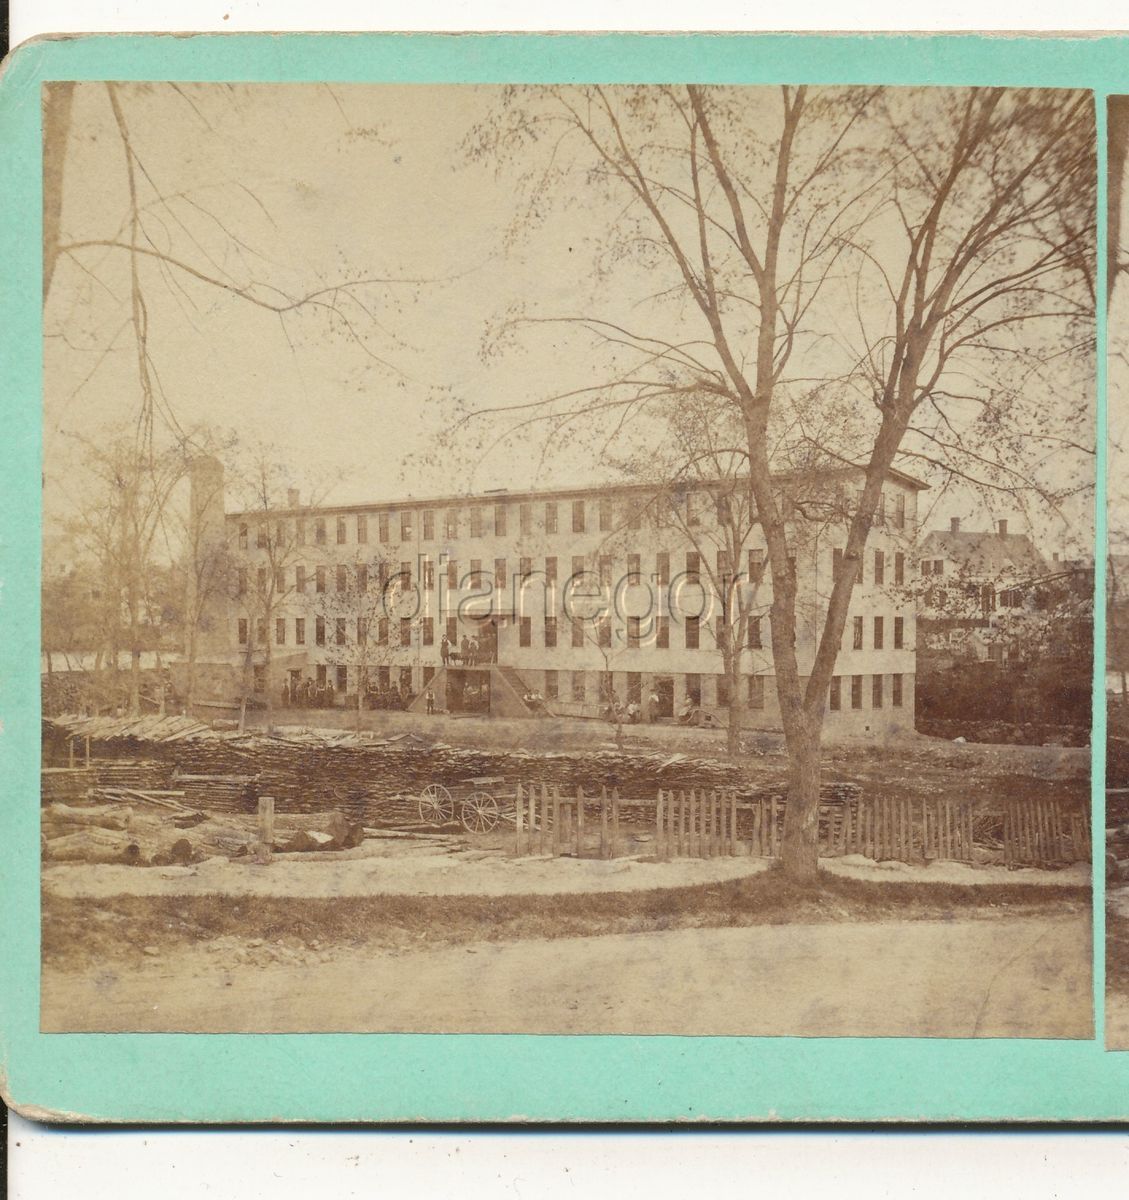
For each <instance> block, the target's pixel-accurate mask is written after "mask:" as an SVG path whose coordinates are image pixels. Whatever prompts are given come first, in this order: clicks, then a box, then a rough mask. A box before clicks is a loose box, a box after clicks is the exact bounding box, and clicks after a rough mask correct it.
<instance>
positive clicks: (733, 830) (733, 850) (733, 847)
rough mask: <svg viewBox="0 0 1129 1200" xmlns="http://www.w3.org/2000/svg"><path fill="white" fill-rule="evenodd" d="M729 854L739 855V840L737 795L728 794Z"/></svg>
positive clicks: (734, 793)
mask: <svg viewBox="0 0 1129 1200" xmlns="http://www.w3.org/2000/svg"><path fill="white" fill-rule="evenodd" d="M729 853H730V854H733V855H737V854H740V853H741V839H740V838H739V837H738V832H737V793H736V792H735V791H734V792H730V793H729Z"/></svg>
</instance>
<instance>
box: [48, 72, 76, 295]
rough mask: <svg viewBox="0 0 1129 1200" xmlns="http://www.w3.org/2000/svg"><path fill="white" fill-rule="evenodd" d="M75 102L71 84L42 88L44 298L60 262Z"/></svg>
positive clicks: (65, 83) (51, 85) (51, 84)
mask: <svg viewBox="0 0 1129 1200" xmlns="http://www.w3.org/2000/svg"><path fill="white" fill-rule="evenodd" d="M73 101H74V84H73V83H72V82H66V81H64V82H58V83H49V84H47V85H46V86H45V87H44V89H43V298H44V300H46V299H47V294H48V293H49V292H50V290H51V279H52V277H53V275H54V273H55V264H56V262H58V259H59V240H60V239H59V221H60V217H61V215H62V211H63V170H64V165H65V163H66V158H67V143H68V141H69V134H70V125H71V107H72V103H73Z"/></svg>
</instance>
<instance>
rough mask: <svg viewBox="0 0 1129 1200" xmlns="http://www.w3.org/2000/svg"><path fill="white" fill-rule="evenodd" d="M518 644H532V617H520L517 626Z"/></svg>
mask: <svg viewBox="0 0 1129 1200" xmlns="http://www.w3.org/2000/svg"><path fill="white" fill-rule="evenodd" d="M518 645H519V646H532V645H533V618H532V617H522V618H521V625H520V626H519V627H518Z"/></svg>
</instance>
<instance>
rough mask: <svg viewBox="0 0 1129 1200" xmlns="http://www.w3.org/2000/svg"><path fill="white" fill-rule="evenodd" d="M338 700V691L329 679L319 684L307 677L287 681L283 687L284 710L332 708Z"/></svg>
mask: <svg viewBox="0 0 1129 1200" xmlns="http://www.w3.org/2000/svg"><path fill="white" fill-rule="evenodd" d="M336 698H337V692H336V689H335V688H334V686H333V684H332V683H331V682H330V681H329V680H328V679H326V680H323V681H322V682H320V683H319V682H316V681H315V680H313V679H310V678H309V676H307V677H306V678H305V679H287V680H286V682H285V683H283V685H282V707H283V708H332V707H333V705H334V703H335V701H336Z"/></svg>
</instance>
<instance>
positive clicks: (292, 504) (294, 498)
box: [286, 488, 298, 508]
mask: <svg viewBox="0 0 1129 1200" xmlns="http://www.w3.org/2000/svg"><path fill="white" fill-rule="evenodd" d="M286 507H287V508H297V507H298V489H297V488H287V489H286Z"/></svg>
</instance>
